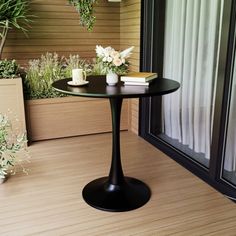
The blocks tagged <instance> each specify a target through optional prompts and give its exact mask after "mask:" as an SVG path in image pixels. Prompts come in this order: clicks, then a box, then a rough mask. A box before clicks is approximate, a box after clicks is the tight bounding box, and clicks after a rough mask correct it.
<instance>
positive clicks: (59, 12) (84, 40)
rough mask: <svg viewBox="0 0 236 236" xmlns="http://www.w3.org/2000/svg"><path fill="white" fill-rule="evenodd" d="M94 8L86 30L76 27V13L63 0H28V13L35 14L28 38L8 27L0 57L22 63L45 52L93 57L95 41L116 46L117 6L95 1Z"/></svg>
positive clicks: (78, 25)
mask: <svg viewBox="0 0 236 236" xmlns="http://www.w3.org/2000/svg"><path fill="white" fill-rule="evenodd" d="M95 11H96V13H95V15H96V17H97V22H96V24H95V27H94V30H93V31H92V32H88V31H87V30H86V29H85V28H84V27H81V26H80V24H79V15H78V13H77V12H76V10H75V8H74V7H72V6H70V5H69V4H68V1H67V0H53V1H47V0H31V12H30V14H33V15H35V16H36V17H35V18H34V19H33V20H34V22H33V23H32V24H31V25H32V28H31V29H29V31H28V38H26V37H25V35H24V34H23V33H22V32H19V31H14V30H11V31H10V33H9V35H8V39H7V43H6V47H5V48H4V55H3V57H7V58H15V59H17V60H18V62H20V63H21V64H26V63H27V61H28V60H29V59H32V58H38V57H40V55H41V54H43V53H46V52H57V53H58V54H59V55H64V56H68V55H69V54H79V55H80V56H81V57H83V58H94V57H95V51H94V50H95V46H96V44H101V45H104V46H106V45H111V46H112V47H115V48H117V49H119V47H120V5H119V4H117V3H109V2H108V1H107V0H99V4H97V6H96V7H95Z"/></svg>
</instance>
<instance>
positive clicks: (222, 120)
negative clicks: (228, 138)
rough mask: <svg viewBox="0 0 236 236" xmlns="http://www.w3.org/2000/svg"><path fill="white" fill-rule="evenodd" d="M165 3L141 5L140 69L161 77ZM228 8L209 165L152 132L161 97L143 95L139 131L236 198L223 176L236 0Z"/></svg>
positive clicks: (144, 1)
mask: <svg viewBox="0 0 236 236" xmlns="http://www.w3.org/2000/svg"><path fill="white" fill-rule="evenodd" d="M165 4H166V1H165V0H142V8H141V9H142V13H141V16H142V26H141V27H142V29H141V32H142V33H141V38H142V43H141V57H140V58H141V65H140V70H141V71H155V72H158V75H159V77H162V71H163V55H164V51H163V49H164V28H165ZM231 4H232V5H231ZM224 8H225V9H224V19H225V21H226V22H224V23H226V27H224V29H223V31H222V34H221V42H222V43H221V49H220V58H221V59H223V62H224V63H221V64H220V66H219V78H218V82H217V99H219V100H217V101H216V105H215V118H214V127H213V140H212V150H211V160H210V167H209V169H208V168H205V167H204V166H203V165H200V164H199V163H198V162H195V161H194V160H193V159H191V158H189V157H188V156H187V155H186V154H184V153H183V152H181V151H180V150H178V149H176V148H175V147H174V146H171V145H170V144H169V143H167V142H165V141H163V140H162V139H160V138H158V137H157V136H154V135H153V134H152V133H151V131H150V125H151V116H152V117H155V119H158V117H159V118H160V113H159V114H152V106H153V104H154V103H155V104H158V107H159V112H161V108H160V107H161V106H160V104H161V98H160V97H152V98H143V99H140V105H139V135H140V136H141V137H143V138H144V139H145V140H147V141H148V142H150V143H151V144H153V145H154V146H155V147H157V148H158V149H160V150H161V151H163V152H164V153H166V154H167V155H168V156H169V157H171V158H172V159H174V160H175V161H177V162H178V163H179V164H181V165H182V166H183V167H185V168H186V169H188V170H189V171H191V172H192V173H194V174H195V175H196V176H198V177H200V178H201V179H203V180H204V181H205V182H207V183H208V184H210V185H211V186H213V187H214V188H216V189H217V190H219V191H220V192H222V193H223V194H226V195H227V196H229V197H231V198H236V187H234V186H232V185H230V184H228V183H226V181H224V180H223V179H222V177H221V169H222V168H221V166H222V154H223V149H224V143H225V132H226V131H225V130H226V129H225V126H226V121H227V112H228V105H229V102H228V100H229V88H230V83H231V81H232V66H233V65H232V61H233V57H234V54H235V38H236V36H235V35H236V30H235V25H236V1H232V2H231V1H226V4H225V6H224ZM227 25H228V27H227Z"/></svg>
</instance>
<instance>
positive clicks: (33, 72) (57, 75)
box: [24, 53, 93, 99]
mask: <svg viewBox="0 0 236 236" xmlns="http://www.w3.org/2000/svg"><path fill="white" fill-rule="evenodd" d="M76 68H82V69H84V70H85V71H86V73H87V75H89V74H91V73H92V70H93V65H92V64H91V63H89V62H88V61H86V60H82V59H81V58H80V57H79V55H70V56H69V57H68V58H66V57H59V56H58V54H57V53H46V54H45V55H42V56H41V58H40V59H35V60H30V61H29V65H28V67H27V69H26V76H25V78H24V90H25V95H26V98H27V99H42V98H55V97H63V96H66V95H64V94H62V93H58V92H56V91H55V90H54V89H53V88H52V83H53V82H54V81H57V80H59V79H64V78H71V77H72V75H71V73H72V69H76Z"/></svg>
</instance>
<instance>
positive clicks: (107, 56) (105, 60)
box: [96, 45, 134, 75]
mask: <svg viewBox="0 0 236 236" xmlns="http://www.w3.org/2000/svg"><path fill="white" fill-rule="evenodd" d="M133 49H134V47H130V48H127V49H125V50H124V51H121V52H119V51H116V50H115V49H114V48H112V47H106V48H103V47H102V46H98V45H97V46H96V54H97V58H96V60H97V63H98V64H99V65H100V67H101V71H102V72H103V73H104V74H106V73H109V72H113V73H116V74H120V75H122V74H126V73H127V72H128V67H129V62H128V61H127V58H129V56H130V55H131V51H132V50H133Z"/></svg>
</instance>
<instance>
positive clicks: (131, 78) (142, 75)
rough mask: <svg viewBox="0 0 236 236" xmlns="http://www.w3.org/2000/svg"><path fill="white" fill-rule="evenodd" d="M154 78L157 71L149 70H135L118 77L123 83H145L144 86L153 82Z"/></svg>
mask: <svg viewBox="0 0 236 236" xmlns="http://www.w3.org/2000/svg"><path fill="white" fill-rule="evenodd" d="M156 78H157V73H151V72H135V73H130V74H128V75H125V76H121V77H120V79H121V81H123V82H124V84H125V85H145V86H149V84H150V83H151V82H153V80H154V79H156Z"/></svg>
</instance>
